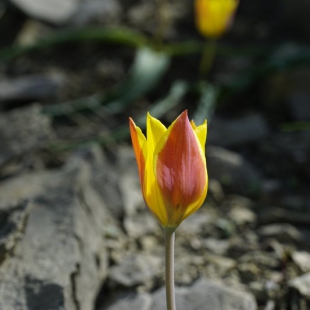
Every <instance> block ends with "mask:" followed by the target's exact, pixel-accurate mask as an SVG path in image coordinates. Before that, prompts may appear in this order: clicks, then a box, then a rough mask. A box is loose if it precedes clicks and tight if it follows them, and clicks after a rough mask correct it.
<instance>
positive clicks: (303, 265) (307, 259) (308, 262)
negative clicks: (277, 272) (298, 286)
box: [292, 251, 310, 272]
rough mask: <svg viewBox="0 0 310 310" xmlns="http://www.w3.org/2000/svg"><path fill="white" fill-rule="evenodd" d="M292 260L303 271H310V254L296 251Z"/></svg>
mask: <svg viewBox="0 0 310 310" xmlns="http://www.w3.org/2000/svg"><path fill="white" fill-rule="evenodd" d="M292 259H293V262H294V263H295V264H296V265H297V266H298V267H299V268H300V270H301V271H303V272H309V271H310V254H309V253H308V252H305V251H296V252H294V253H293V254H292Z"/></svg>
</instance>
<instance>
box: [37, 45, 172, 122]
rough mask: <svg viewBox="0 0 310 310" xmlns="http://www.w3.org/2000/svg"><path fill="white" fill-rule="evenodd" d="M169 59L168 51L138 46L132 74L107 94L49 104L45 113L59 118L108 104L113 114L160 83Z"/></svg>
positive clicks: (45, 108) (131, 70) (43, 110)
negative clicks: (164, 52) (139, 47)
mask: <svg viewBox="0 0 310 310" xmlns="http://www.w3.org/2000/svg"><path fill="white" fill-rule="evenodd" d="M169 62H170V58H169V57H168V56H167V55H166V54H163V53H160V52H156V51H153V50H151V49H149V48H145V47H144V48H141V49H138V50H137V53H136V57H135V60H134V63H133V65H132V67H131V69H130V73H129V75H128V77H127V78H126V79H125V81H123V82H121V83H120V84H118V85H116V86H115V87H114V89H112V90H111V91H110V92H108V93H107V94H105V95H104V94H94V95H92V96H89V97H87V98H80V99H76V100H73V101H70V102H66V103H61V104H56V105H49V106H45V107H43V108H42V112H43V113H45V114H48V115H50V116H52V117H57V116H63V115H70V114H73V113H76V112H81V111H84V110H96V109H97V108H99V107H100V106H101V105H105V107H106V108H107V109H108V111H109V112H110V113H111V114H114V113H119V112H121V111H122V110H124V109H125V108H127V107H128V106H129V105H130V104H131V103H133V102H134V100H136V99H138V98H140V97H141V96H143V95H145V94H146V93H147V92H148V91H150V90H151V89H153V88H154V87H155V86H156V85H157V83H158V82H159V80H160V79H161V78H162V76H163V75H164V74H165V72H166V71H167V70H168V66H169Z"/></svg>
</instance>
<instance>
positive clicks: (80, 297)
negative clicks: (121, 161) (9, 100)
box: [0, 150, 113, 310]
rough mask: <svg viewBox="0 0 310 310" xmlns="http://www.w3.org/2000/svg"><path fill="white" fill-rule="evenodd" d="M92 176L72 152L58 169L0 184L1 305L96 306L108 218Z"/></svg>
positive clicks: (42, 308)
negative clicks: (94, 186) (92, 181)
mask: <svg viewBox="0 0 310 310" xmlns="http://www.w3.org/2000/svg"><path fill="white" fill-rule="evenodd" d="M90 152H92V151H91V150H90ZM93 164H95V163H93ZM96 169H98V170H101V171H102V173H104V171H103V170H102V166H101V165H100V162H99V163H97V167H96ZM91 178H92V169H91V167H90V165H89V164H87V163H86V162H85V160H83V159H82V158H81V157H79V156H78V155H76V156H74V157H72V158H70V159H69V161H68V164H67V165H66V166H65V167H64V168H63V169H61V170H54V171H50V172H48V171H47V172H42V173H32V174H25V175H21V176H18V177H15V178H11V179H9V180H7V181H5V182H2V183H1V184H0V201H1V204H0V218H1V222H2V225H1V231H0V234H1V239H0V242H1V243H0V244H1V250H2V251H1V258H2V259H1V266H0V309H6V310H46V309H55V310H56V309H59V310H60V309H62V310H76V309H80V310H93V307H94V301H95V298H96V294H97V292H98V290H99V288H100V287H101V284H102V281H103V279H104V278H105V276H106V274H107V252H106V250H105V244H104V237H105V234H106V225H107V223H109V225H111V224H113V219H112V217H110V213H109V211H108V209H107V208H106V206H105V203H104V201H103V200H102V199H101V197H100V196H99V195H98V193H97V192H96V191H95V190H94V188H93V187H92V186H91V185H90V184H91V183H90V179H91Z"/></svg>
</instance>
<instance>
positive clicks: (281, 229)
mask: <svg viewBox="0 0 310 310" xmlns="http://www.w3.org/2000/svg"><path fill="white" fill-rule="evenodd" d="M258 232H259V234H260V236H261V237H263V238H275V239H277V240H278V241H281V242H283V243H289V242H300V241H301V240H302V238H303V236H302V234H301V232H300V231H299V230H298V229H297V228H296V227H294V226H293V225H290V224H271V225H265V226H263V227H261V228H260V229H259V231H258Z"/></svg>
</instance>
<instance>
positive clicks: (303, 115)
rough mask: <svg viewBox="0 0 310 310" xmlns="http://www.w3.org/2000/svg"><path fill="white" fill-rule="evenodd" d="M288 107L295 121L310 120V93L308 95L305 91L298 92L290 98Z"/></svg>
mask: <svg viewBox="0 0 310 310" xmlns="http://www.w3.org/2000/svg"><path fill="white" fill-rule="evenodd" d="M288 105H289V108H290V111H291V115H292V118H293V120H295V121H309V120H310V93H307V92H305V91H298V92H297V91H296V92H295V93H293V94H291V95H290V96H289V98H288Z"/></svg>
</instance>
